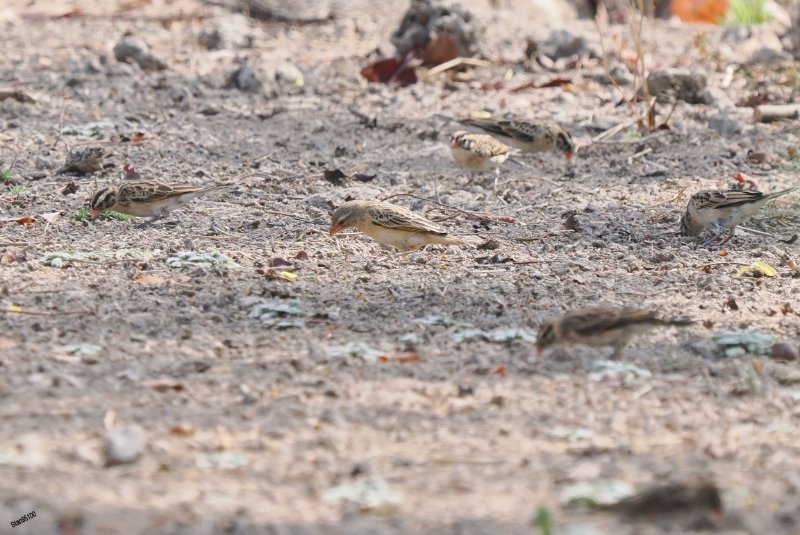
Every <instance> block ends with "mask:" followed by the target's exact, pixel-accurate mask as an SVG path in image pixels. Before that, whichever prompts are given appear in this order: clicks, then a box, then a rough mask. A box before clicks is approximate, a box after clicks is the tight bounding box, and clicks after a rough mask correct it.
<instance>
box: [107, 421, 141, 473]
mask: <svg viewBox="0 0 800 535" xmlns="http://www.w3.org/2000/svg"><path fill="white" fill-rule="evenodd" d="M103 441H104V445H103V453H104V455H105V462H106V466H114V465H117V464H130V463H133V462H135V461H136V460H138V459H139V457H141V456H142V452H143V451H144V445H145V441H144V431H142V429H141V428H140V427H138V426H119V427H113V428H111V429H109V430H108V431H106V434H105V436H104V437H103Z"/></svg>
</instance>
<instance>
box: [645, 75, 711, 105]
mask: <svg viewBox="0 0 800 535" xmlns="http://www.w3.org/2000/svg"><path fill="white" fill-rule="evenodd" d="M707 83H708V80H707V78H706V75H705V74H703V73H701V72H695V71H689V70H685V69H666V70H663V71H656V72H653V73H650V76H648V77H647V87H648V89H649V90H650V94H651V95H653V96H654V97H656V98H657V99H658V101H659V102H671V101H672V100H674V99H677V100H683V101H684V102H686V103H687V104H711V103H712V102H713V101H714V99H713V98H712V97H711V93H709V91H708V89H707V87H706V85H707Z"/></svg>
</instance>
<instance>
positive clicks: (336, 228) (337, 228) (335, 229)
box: [330, 225, 344, 236]
mask: <svg viewBox="0 0 800 535" xmlns="http://www.w3.org/2000/svg"><path fill="white" fill-rule="evenodd" d="M342 229H344V227H342V226H339V225H331V230H330V233H331V236H334V235H335V234H336V233H337V232H339V231H340V230H342Z"/></svg>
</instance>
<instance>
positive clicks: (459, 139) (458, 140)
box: [450, 130, 467, 149]
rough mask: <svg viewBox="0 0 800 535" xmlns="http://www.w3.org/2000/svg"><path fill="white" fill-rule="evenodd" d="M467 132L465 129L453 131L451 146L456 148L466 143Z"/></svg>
mask: <svg viewBox="0 0 800 535" xmlns="http://www.w3.org/2000/svg"><path fill="white" fill-rule="evenodd" d="M466 135H467V133H466V132H465V131H463V130H459V131H458V132H453V133H452V134H451V135H450V146H451V147H452V148H454V149H457V148H459V147H461V146H462V145H463V144H464V136H466Z"/></svg>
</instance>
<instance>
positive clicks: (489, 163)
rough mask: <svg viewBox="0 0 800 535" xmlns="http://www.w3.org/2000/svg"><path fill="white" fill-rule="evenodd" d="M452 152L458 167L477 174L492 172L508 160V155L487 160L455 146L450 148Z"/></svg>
mask: <svg viewBox="0 0 800 535" xmlns="http://www.w3.org/2000/svg"><path fill="white" fill-rule="evenodd" d="M450 151H451V152H452V153H453V158H454V159H455V161H456V163H458V165H460V166H461V167H464V168H466V169H469V170H470V171H473V172H475V173H485V172H487V171H492V170H493V169H496V168H497V167H498V166H499V165H500V164H502V163H503V162H504V161H506V158H508V154H501V155H498V156H493V157H491V158H486V157H484V156H480V155H478V154H475V153H473V152H470V151H468V150H464V149H462V148H461V147H453V146H451V147H450Z"/></svg>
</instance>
